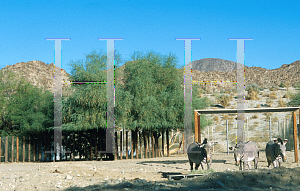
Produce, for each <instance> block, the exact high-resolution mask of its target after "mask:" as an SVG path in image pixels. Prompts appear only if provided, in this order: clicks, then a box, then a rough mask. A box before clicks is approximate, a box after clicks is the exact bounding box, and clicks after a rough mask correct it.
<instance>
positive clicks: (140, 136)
mask: <svg viewBox="0 0 300 191" xmlns="http://www.w3.org/2000/svg"><path fill="white" fill-rule="evenodd" d="M139 141H140V152H141V159H142V158H144V157H143V148H142V134H141V132H140V131H139Z"/></svg>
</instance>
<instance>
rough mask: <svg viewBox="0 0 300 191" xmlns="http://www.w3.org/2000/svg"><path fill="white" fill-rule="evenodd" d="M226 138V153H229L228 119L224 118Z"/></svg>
mask: <svg viewBox="0 0 300 191" xmlns="http://www.w3.org/2000/svg"><path fill="white" fill-rule="evenodd" d="M226 139H227V155H229V142H228V120H227V119H226Z"/></svg>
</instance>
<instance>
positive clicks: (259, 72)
mask: <svg viewBox="0 0 300 191" xmlns="http://www.w3.org/2000/svg"><path fill="white" fill-rule="evenodd" d="M236 64H237V63H236V62H232V61H228V60H222V59H216V58H206V59H201V60H196V61H193V71H192V75H193V81H218V82H216V83H212V84H206V86H207V87H209V88H211V90H212V91H220V90H221V89H228V88H229V89H234V88H235V87H236V85H235V84H233V83H228V84H226V83H225V82H224V81H235V80H236V70H235V67H236ZM125 67H126V65H123V66H121V67H119V68H117V70H120V71H121V76H119V77H118V78H117V80H119V81H121V83H122V81H123V79H124V77H123V76H122V75H123V74H124V68H125ZM58 69H60V68H58ZM6 70H10V71H13V72H15V73H18V75H19V76H20V75H22V76H23V77H24V78H25V79H27V80H28V81H29V82H30V83H31V84H33V85H35V86H38V87H43V88H45V89H47V90H49V91H51V92H53V83H54V80H53V76H54V64H53V63H51V64H45V63H44V62H41V61H36V60H34V61H29V62H21V63H16V64H14V65H8V66H6V67H5V68H3V69H1V70H0V71H2V72H3V73H5V71H6ZM61 72H62V79H63V81H68V80H69V77H70V74H68V73H67V72H66V71H65V70H64V69H62V70H61ZM245 72H246V73H245V84H246V86H247V85H250V84H257V85H258V86H259V87H265V88H267V87H272V86H275V87H276V86H279V85H280V84H281V83H286V82H289V83H290V84H291V86H294V85H296V84H297V83H299V81H300V61H299V60H298V61H296V62H293V63H291V64H288V65H287V64H284V65H282V66H281V67H280V68H277V69H274V70H267V69H265V68H261V67H247V66H245ZM1 80H4V79H1ZM220 81H223V82H220ZM62 86H63V94H64V92H66V91H64V90H66V88H67V87H69V86H70V84H63V85H62ZM67 95H68V94H67Z"/></svg>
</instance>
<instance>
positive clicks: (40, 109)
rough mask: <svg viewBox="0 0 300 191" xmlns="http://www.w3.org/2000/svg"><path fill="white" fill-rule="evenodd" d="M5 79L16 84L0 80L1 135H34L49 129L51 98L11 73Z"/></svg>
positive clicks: (51, 113) (52, 114) (51, 114)
mask: <svg viewBox="0 0 300 191" xmlns="http://www.w3.org/2000/svg"><path fill="white" fill-rule="evenodd" d="M9 79H10V80H12V79H14V80H16V79H17V80H16V81H18V82H16V83H12V84H10V83H7V82H8V81H10V80H8V81H5V80H2V81H1V83H0V84H1V85H0V94H1V95H2V97H3V98H5V101H4V102H3V100H2V103H4V107H3V108H2V112H1V123H0V126H1V130H2V132H1V134H2V135H3V136H4V135H14V136H18V135H25V134H38V133H41V132H44V131H45V130H47V129H49V127H51V126H53V118H54V113H53V112H54V104H53V95H52V94H51V93H50V92H49V91H47V90H46V91H44V90H43V89H39V88H37V87H35V86H33V85H31V84H30V83H29V82H27V81H26V80H24V79H23V78H17V76H15V75H12V73H9ZM12 81H13V80H12ZM12 85H14V87H13V86H12Z"/></svg>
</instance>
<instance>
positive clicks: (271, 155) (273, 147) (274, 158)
mask: <svg viewBox="0 0 300 191" xmlns="http://www.w3.org/2000/svg"><path fill="white" fill-rule="evenodd" d="M286 143H287V139H285V140H284V142H283V141H282V140H281V138H277V140H276V139H275V140H273V141H270V142H268V143H267V146H266V157H267V162H268V167H269V169H270V168H271V163H273V165H274V167H275V168H276V167H277V164H278V163H279V166H281V163H282V161H283V162H285V161H286V154H285V151H286V147H285V144H286Z"/></svg>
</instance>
